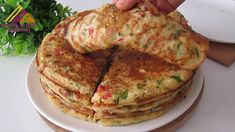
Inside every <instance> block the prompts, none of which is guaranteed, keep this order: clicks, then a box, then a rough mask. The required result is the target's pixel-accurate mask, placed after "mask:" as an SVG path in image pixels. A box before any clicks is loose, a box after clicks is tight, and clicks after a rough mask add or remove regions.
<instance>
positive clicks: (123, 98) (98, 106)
mask: <svg viewBox="0 0 235 132" xmlns="http://www.w3.org/2000/svg"><path fill="white" fill-rule="evenodd" d="M192 76H193V71H191V70H185V69H181V68H179V67H177V66H174V65H171V64H168V63H166V62H163V61H162V60H161V59H159V58H156V57H154V56H150V55H148V54H144V53H140V52H136V51H129V50H128V51H126V50H118V51H117V52H116V53H115V54H114V59H113V62H112V64H111V67H110V69H109V71H108V73H106V74H105V76H104V79H103V81H102V82H101V84H100V85H99V86H98V88H97V91H96V92H95V94H94V96H93V97H92V103H94V105H93V108H94V109H95V110H96V111H102V110H112V109H116V108H119V107H123V106H125V105H140V104H145V103H148V102H152V101H156V100H159V99H162V98H164V97H167V96H169V95H171V94H172V92H174V91H177V90H178V89H179V88H180V87H181V86H182V85H184V84H185V83H186V82H187V81H188V80H190V79H191V78H192Z"/></svg>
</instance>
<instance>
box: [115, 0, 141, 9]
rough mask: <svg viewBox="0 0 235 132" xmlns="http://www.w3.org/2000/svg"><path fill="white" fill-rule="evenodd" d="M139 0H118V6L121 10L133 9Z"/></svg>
mask: <svg viewBox="0 0 235 132" xmlns="http://www.w3.org/2000/svg"><path fill="white" fill-rule="evenodd" d="M137 1H138V0H117V1H116V3H115V4H116V7H117V8H118V9H119V10H122V11H125V10H129V9H131V8H132V7H133V6H134V5H135V4H136V3H137Z"/></svg>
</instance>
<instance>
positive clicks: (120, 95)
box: [114, 89, 128, 104]
mask: <svg viewBox="0 0 235 132" xmlns="http://www.w3.org/2000/svg"><path fill="white" fill-rule="evenodd" d="M127 97H128V90H127V89H126V90H125V91H122V92H120V93H118V94H117V96H116V99H115V100H114V102H115V103H116V104H118V103H119V101H120V99H122V100H124V99H127Z"/></svg>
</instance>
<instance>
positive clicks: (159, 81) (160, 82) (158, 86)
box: [156, 79, 163, 88]
mask: <svg viewBox="0 0 235 132" xmlns="http://www.w3.org/2000/svg"><path fill="white" fill-rule="evenodd" d="M162 82H163V79H159V80H157V82H156V83H157V88H160V85H161V84H162Z"/></svg>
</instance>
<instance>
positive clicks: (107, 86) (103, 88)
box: [97, 85, 110, 92]
mask: <svg viewBox="0 0 235 132" xmlns="http://www.w3.org/2000/svg"><path fill="white" fill-rule="evenodd" d="M108 89H110V86H109V85H105V86H103V85H99V86H98V89H97V91H98V92H100V91H107V90H108Z"/></svg>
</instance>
